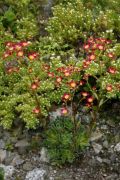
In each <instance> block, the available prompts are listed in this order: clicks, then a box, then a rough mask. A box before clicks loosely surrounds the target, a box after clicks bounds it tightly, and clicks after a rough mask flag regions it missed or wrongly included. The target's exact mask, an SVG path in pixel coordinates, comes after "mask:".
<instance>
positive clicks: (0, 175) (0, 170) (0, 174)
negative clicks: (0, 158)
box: [0, 168, 4, 180]
mask: <svg viewBox="0 0 120 180" xmlns="http://www.w3.org/2000/svg"><path fill="white" fill-rule="evenodd" d="M0 180H4V170H3V168H0Z"/></svg>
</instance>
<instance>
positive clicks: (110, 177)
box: [106, 174, 118, 180]
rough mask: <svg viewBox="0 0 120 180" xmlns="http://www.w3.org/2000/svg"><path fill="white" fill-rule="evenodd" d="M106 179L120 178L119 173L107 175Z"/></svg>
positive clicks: (116, 179)
mask: <svg viewBox="0 0 120 180" xmlns="http://www.w3.org/2000/svg"><path fill="white" fill-rule="evenodd" d="M106 180H118V175H117V174H112V175H110V176H107V177H106Z"/></svg>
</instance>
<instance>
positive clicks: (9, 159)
mask: <svg viewBox="0 0 120 180" xmlns="http://www.w3.org/2000/svg"><path fill="white" fill-rule="evenodd" d="M15 155H16V154H15V153H13V152H11V151H7V156H6V159H5V165H10V164H11V162H12V160H13V158H14V157H15Z"/></svg>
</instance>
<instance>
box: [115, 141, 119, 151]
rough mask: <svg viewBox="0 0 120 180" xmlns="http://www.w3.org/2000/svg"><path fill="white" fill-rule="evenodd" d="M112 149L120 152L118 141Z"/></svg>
mask: <svg viewBox="0 0 120 180" xmlns="http://www.w3.org/2000/svg"><path fill="white" fill-rule="evenodd" d="M114 151H117V152H120V142H119V143H117V144H116V146H115V147H114Z"/></svg>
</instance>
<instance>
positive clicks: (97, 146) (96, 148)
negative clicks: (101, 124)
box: [92, 143, 102, 154]
mask: <svg viewBox="0 0 120 180" xmlns="http://www.w3.org/2000/svg"><path fill="white" fill-rule="evenodd" d="M92 147H93V149H94V151H95V153H96V154H99V153H100V152H101V150H102V146H101V145H100V144H97V143H92Z"/></svg>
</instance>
